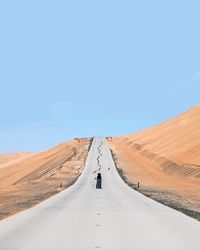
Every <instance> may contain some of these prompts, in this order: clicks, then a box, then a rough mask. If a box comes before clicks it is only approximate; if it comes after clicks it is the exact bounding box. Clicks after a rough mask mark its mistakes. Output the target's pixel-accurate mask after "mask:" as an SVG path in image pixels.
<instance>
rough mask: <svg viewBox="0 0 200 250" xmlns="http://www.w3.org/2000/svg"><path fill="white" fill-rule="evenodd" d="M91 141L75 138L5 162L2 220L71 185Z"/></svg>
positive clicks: (0, 173)
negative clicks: (45, 149)
mask: <svg viewBox="0 0 200 250" xmlns="http://www.w3.org/2000/svg"><path fill="white" fill-rule="evenodd" d="M91 141H92V139H91V138H85V139H74V140H72V141H70V142H66V143H63V144H60V145H58V146H56V147H54V148H52V149H49V150H47V151H43V152H40V153H37V154H30V155H26V156H25V155H23V154H22V155H23V157H22V158H19V159H18V160H16V159H15V160H11V161H10V163H9V161H8V162H7V163H5V162H4V163H5V164H2V166H1V168H0V211H1V212H0V218H4V217H6V216H8V215H11V214H13V213H16V212H18V211H21V210H23V209H26V208H27V207H30V206H33V205H35V204H37V203H38V202H40V201H42V200H44V199H46V198H48V197H49V196H51V195H53V194H55V193H57V192H59V191H60V190H62V189H63V188H66V187H67V186H69V185H71V184H72V183H73V182H74V181H75V180H76V179H77V178H78V176H79V175H80V173H81V171H82V169H83V167H84V163H85V159H86V157H87V153H88V150H89V147H90V145H91ZM5 158H6V157H5ZM7 158H9V157H7ZM13 158H15V157H12V156H10V159H13Z"/></svg>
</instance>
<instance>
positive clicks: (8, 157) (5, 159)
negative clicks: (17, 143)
mask: <svg viewBox="0 0 200 250" xmlns="http://www.w3.org/2000/svg"><path fill="white" fill-rule="evenodd" d="M31 154H32V153H14V154H0V168H2V167H5V166H6V165H7V166H9V165H10V163H11V162H14V161H15V162H17V161H19V160H21V159H22V158H25V157H27V156H30V155H31Z"/></svg>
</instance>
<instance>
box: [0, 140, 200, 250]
mask: <svg viewBox="0 0 200 250" xmlns="http://www.w3.org/2000/svg"><path fill="white" fill-rule="evenodd" d="M99 171H100V172H101V175H102V189H96V180H95V178H96V176H97V173H98V172H99ZM199 232H200V223H199V222H197V221H195V220H193V219H191V218H189V217H187V216H185V215H183V214H181V213H179V212H177V211H175V210H173V209H170V208H168V207H165V206H162V205H161V204H159V203H157V202H154V201H153V200H151V199H147V198H146V197H144V196H143V195H141V194H139V193H138V192H135V191H134V190H131V189H130V188H129V187H128V186H127V185H126V184H125V183H124V182H123V181H122V180H121V178H120V177H119V175H118V173H117V171H116V168H115V166H114V162H113V160H112V157H111V154H110V151H109V148H108V145H107V143H106V141H105V139H104V138H95V139H94V142H93V144H92V147H91V150H90V152H89V154H88V158H87V161H86V167H85V168H84V171H83V173H82V175H81V176H80V178H79V179H78V181H77V182H76V183H75V184H74V185H72V186H71V187H70V188H68V189H66V190H65V191H63V192H61V193H60V194H58V195H55V196H54V197H52V198H51V199H48V200H47V201H45V202H43V203H41V204H39V205H38V206H35V207H34V208H32V209H29V210H27V211H24V212H22V213H20V214H18V215H16V216H13V217H12V218H8V219H6V220H4V221H1V222H0V249H2V250H6V249H7V250H8V249H12V250H14V249H15V250H16V249H20V250H58V249H59V250H94V249H101V250H102V249H104V250H134V249H135V250H199Z"/></svg>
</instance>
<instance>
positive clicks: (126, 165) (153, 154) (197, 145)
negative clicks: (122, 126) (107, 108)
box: [110, 105, 200, 219]
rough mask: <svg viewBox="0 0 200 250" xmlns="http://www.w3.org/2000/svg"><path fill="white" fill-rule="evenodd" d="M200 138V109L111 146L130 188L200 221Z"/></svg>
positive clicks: (116, 140) (199, 107)
mask: <svg viewBox="0 0 200 250" xmlns="http://www.w3.org/2000/svg"><path fill="white" fill-rule="evenodd" d="M199 134H200V105H198V106H196V107H194V108H192V109H191V110H189V111H187V112H185V113H183V114H182V115H180V116H177V117H175V118H173V119H171V120H169V121H166V122H164V123H162V124H160V125H157V126H155V127H153V128H150V129H147V130H144V131H141V132H138V133H135V134H131V135H127V136H123V137H118V138H113V140H112V141H110V146H111V148H112V151H113V155H114V158H115V161H116V164H117V165H118V168H119V171H120V172H121V174H122V176H123V177H124V178H125V180H126V181H127V182H128V183H129V185H130V186H132V187H133V188H135V189H139V191H141V192H142V193H144V194H145V195H147V196H149V197H151V198H154V199H156V200H158V201H160V202H163V203H165V204H167V205H169V206H171V207H174V208H176V209H179V210H180V211H182V212H184V213H186V214H188V215H191V216H193V217H195V218H197V219H200V137H199ZM138 182H139V186H140V187H139V188H138V187H137V186H138Z"/></svg>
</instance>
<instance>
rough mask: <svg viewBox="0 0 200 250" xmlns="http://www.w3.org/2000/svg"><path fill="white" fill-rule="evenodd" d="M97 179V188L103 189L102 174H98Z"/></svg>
mask: <svg viewBox="0 0 200 250" xmlns="http://www.w3.org/2000/svg"><path fill="white" fill-rule="evenodd" d="M96 179H97V183H96V188H97V189H99V188H101V174H100V173H98V175H97V178H96Z"/></svg>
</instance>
